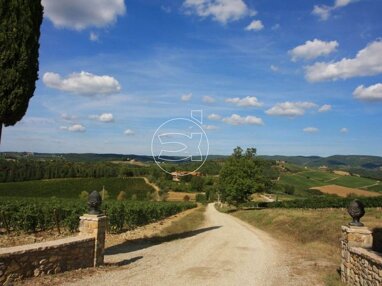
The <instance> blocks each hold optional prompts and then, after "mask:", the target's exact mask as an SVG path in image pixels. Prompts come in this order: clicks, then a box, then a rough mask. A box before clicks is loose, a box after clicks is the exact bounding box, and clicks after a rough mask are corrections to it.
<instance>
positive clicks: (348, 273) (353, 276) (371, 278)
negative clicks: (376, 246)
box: [341, 226, 382, 286]
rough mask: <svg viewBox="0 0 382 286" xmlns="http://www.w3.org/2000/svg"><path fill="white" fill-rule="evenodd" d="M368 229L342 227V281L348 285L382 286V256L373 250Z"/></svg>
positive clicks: (370, 233)
mask: <svg viewBox="0 0 382 286" xmlns="http://www.w3.org/2000/svg"><path fill="white" fill-rule="evenodd" d="M372 245H373V236H372V232H371V231H370V230H369V229H368V228H366V227H353V226H343V227H342V241H341V248H342V249H341V280H342V282H344V283H346V284H347V285H357V286H358V285H359V286H363V285H367V286H369V285H376V286H378V285H382V254H380V253H378V252H375V251H373V250H372Z"/></svg>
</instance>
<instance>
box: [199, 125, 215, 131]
mask: <svg viewBox="0 0 382 286" xmlns="http://www.w3.org/2000/svg"><path fill="white" fill-rule="evenodd" d="M202 127H203V129H205V130H216V129H218V127H217V126H215V125H203V126H202Z"/></svg>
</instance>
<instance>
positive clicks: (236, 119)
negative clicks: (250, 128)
mask: <svg viewBox="0 0 382 286" xmlns="http://www.w3.org/2000/svg"><path fill="white" fill-rule="evenodd" d="M223 122H225V123H227V124H231V125H244V124H248V125H263V124H264V122H263V120H262V119H261V118H259V117H256V116H251V115H248V116H246V117H241V116H240V115H238V114H232V115H231V116H230V117H226V118H223Z"/></svg>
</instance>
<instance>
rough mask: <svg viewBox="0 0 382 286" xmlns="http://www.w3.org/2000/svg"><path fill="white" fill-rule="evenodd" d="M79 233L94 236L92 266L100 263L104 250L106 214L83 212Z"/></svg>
mask: <svg viewBox="0 0 382 286" xmlns="http://www.w3.org/2000/svg"><path fill="white" fill-rule="evenodd" d="M79 229H80V234H81V235H91V236H94V237H95V249H94V267H96V266H99V265H102V264H103V259H104V252H105V232H106V216H105V215H93V214H85V215H83V216H81V217H80V228H79Z"/></svg>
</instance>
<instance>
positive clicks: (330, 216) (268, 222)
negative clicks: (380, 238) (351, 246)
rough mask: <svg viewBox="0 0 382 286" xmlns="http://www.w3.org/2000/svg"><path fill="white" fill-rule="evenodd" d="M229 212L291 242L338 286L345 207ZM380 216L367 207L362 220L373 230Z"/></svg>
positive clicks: (339, 283)
mask: <svg viewBox="0 0 382 286" xmlns="http://www.w3.org/2000/svg"><path fill="white" fill-rule="evenodd" d="M223 211H227V209H223ZM231 214H232V215H233V216H235V217H237V218H239V219H241V220H243V221H245V222H247V223H249V224H251V225H253V226H255V227H258V228H260V229H263V230H265V231H267V232H269V233H271V234H272V235H273V236H274V237H275V238H277V239H279V240H280V241H284V242H286V243H288V244H290V245H292V246H293V247H294V248H296V249H297V250H299V251H300V252H301V253H303V256H304V258H305V259H307V260H309V261H315V262H314V264H315V266H314V268H313V269H312V271H318V272H317V273H319V275H320V277H321V278H322V280H323V281H324V282H325V283H326V285H342V284H341V282H340V277H339V275H338V273H337V269H338V267H339V265H340V238H341V226H342V225H345V224H347V223H348V222H349V221H350V220H351V219H350V217H349V215H348V214H347V212H346V210H345V209H320V210H313V209H288V210H286V209H264V210H239V211H236V212H232V210H231ZM380 219H381V211H380V210H378V209H367V210H366V215H365V217H364V218H363V219H362V221H363V223H364V224H365V225H366V226H368V227H369V228H371V229H373V228H377V227H378V226H381V220H380ZM317 266H318V267H317Z"/></svg>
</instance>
